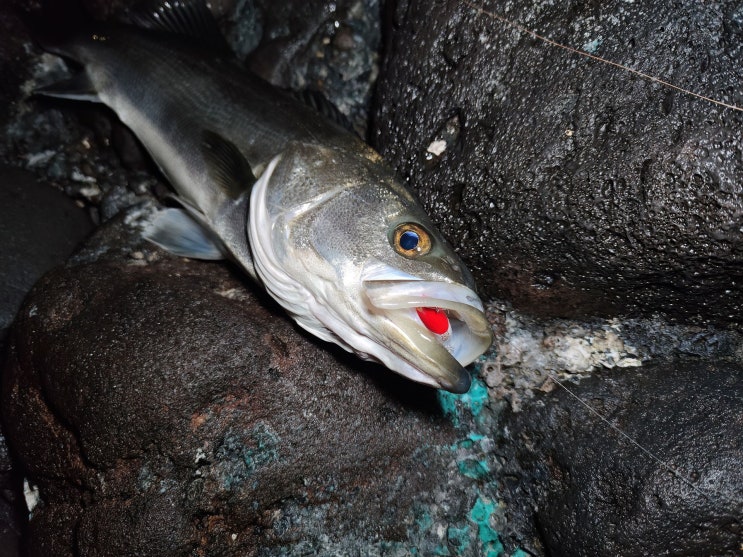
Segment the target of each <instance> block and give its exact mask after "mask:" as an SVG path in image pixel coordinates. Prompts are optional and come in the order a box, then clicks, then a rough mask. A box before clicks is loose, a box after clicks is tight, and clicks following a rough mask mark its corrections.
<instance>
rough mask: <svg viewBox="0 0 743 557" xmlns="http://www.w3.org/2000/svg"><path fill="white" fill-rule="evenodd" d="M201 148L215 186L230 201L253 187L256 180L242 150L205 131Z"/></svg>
mask: <svg viewBox="0 0 743 557" xmlns="http://www.w3.org/2000/svg"><path fill="white" fill-rule="evenodd" d="M201 139H202V141H201V147H202V151H203V153H204V158H205V159H206V161H207V164H208V167H209V176H210V178H211V179H212V181H213V182H214V184H215V185H216V186H217V187H218V188H219V189H220V190H222V192H223V193H224V194H225V195H226V196H227V197H229V198H230V199H237V198H238V197H240V196H241V195H242V194H244V193H245V192H247V191H250V189H251V188H252V187H253V184H255V181H256V178H255V176H254V175H253V171H252V170H251V168H250V164H248V161H247V160H245V157H244V156H243V155H242V153H241V152H240V150H239V149H238V148H237V147H236V146H235V144H234V143H232V142H231V141H229V140H227V139H225V138H223V137H222V136H221V135H219V134H217V133H214V132H212V131H209V130H205V131H203V132H202V135H201Z"/></svg>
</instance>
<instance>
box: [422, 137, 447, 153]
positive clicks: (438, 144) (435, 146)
mask: <svg viewBox="0 0 743 557" xmlns="http://www.w3.org/2000/svg"><path fill="white" fill-rule="evenodd" d="M446 146H447V145H446V141H445V140H443V139H436V140H435V141H432V142H431V144H430V145H429V146H428V147H427V148H426V151H427V152H429V153H431V154H432V155H433V156H435V157H438V156H440V155H441V153H443V152H444V151H446Z"/></svg>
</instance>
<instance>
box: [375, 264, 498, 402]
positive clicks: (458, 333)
mask: <svg viewBox="0 0 743 557" xmlns="http://www.w3.org/2000/svg"><path fill="white" fill-rule="evenodd" d="M384 271H387V272H384ZM365 275H366V276H365V277H364V280H363V282H362V284H363V288H364V293H365V295H366V298H367V301H368V304H369V309H370V311H371V312H372V313H381V314H383V315H384V316H385V317H386V318H387V319H389V321H390V322H392V324H393V325H394V327H395V328H396V329H397V330H398V332H399V335H395V336H393V338H392V340H393V344H394V346H390V347H389V348H390V350H391V351H392V352H395V353H396V355H397V356H398V357H399V358H402V359H403V360H404V361H405V362H406V363H407V364H408V365H409V366H410V367H412V368H414V370H415V372H417V374H419V375H420V376H417V377H416V376H413V375H414V372H411V370H409V369H406V370H400V369H397V371H399V372H400V373H403V374H404V375H407V376H408V377H410V378H411V379H414V380H417V381H419V382H422V383H427V384H431V385H435V386H437V387H439V388H443V389H446V390H448V391H452V392H455V393H463V392H466V391H467V390H469V386H470V377H469V374H468V373H467V371H466V370H465V369H464V366H466V365H468V364H470V363H472V362H473V361H474V360H475V359H476V358H477V357H478V356H480V355H481V354H482V353H484V352H485V351H486V350H487V349H488V348H489V347H490V344H491V343H492V340H493V333H492V329H491V327H490V324H489V323H488V321H487V319H486V318H485V312H484V308H483V305H482V302H481V301H480V299H479V297H478V296H477V294H476V293H475V292H474V291H473V290H472V289H470V288H468V287H467V286H464V285H462V284H458V283H451V282H444V281H428V280H422V279H420V278H418V277H414V276H412V275H407V274H406V273H401V272H399V271H392V272H390V269H389V268H388V269H385V270H382V269H380V268H377V269H376V270H374V271H372V272H370V273H365ZM385 363H387V362H385ZM388 365H389V364H388ZM390 367H392V366H390ZM403 367H407V366H403ZM393 369H395V368H394V367H393Z"/></svg>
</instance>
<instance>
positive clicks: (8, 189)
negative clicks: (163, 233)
mask: <svg viewBox="0 0 743 557" xmlns="http://www.w3.org/2000/svg"><path fill="white" fill-rule="evenodd" d="M91 228H92V226H91V223H90V219H89V218H88V216H87V215H86V214H85V212H84V211H83V210H82V209H80V208H79V207H76V206H75V204H74V203H73V202H72V201H71V200H70V199H69V198H68V197H67V196H65V195H64V194H63V193H61V192H59V191H55V190H54V189H52V188H51V187H50V186H49V185H48V184H41V183H38V182H36V180H34V178H33V176H32V175H30V174H29V173H27V172H24V171H21V170H17V169H11V168H6V167H0V238H2V241H3V248H2V250H0V354H2V353H3V352H4V345H5V338H6V335H7V332H8V328H9V327H10V324H11V322H12V321H13V319H14V318H15V315H16V312H17V311H18V308H19V307H20V305H21V302H22V301H23V298H24V296H26V294H27V293H28V291H29V290H30V289H31V287H32V286H33V284H34V283H35V282H36V281H37V280H38V279H39V277H41V275H42V274H43V273H44V272H46V271H48V270H49V269H50V268H52V267H54V266H55V265H60V264H61V263H62V262H64V260H65V259H66V258H67V257H68V256H69V254H70V253H71V252H72V250H73V249H74V248H75V247H76V245H77V244H79V243H80V242H81V241H82V240H83V238H84V237H85V236H86V235H87V234H88V233H89V232H90V230H91ZM24 510H25V509H24V505H23V498H22V495H21V478H20V477H19V475H18V473H17V472H16V471H14V469H13V466H12V461H11V458H10V454H9V453H8V449H7V447H6V444H5V439H4V437H3V436H2V432H0V555H2V556H3V557H10V556H15V555H18V551H19V538H20V533H21V528H22V527H21V525H22V524H23V522H24V519H23V515H24Z"/></svg>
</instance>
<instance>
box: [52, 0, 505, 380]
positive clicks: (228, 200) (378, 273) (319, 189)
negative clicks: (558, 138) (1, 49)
mask: <svg viewBox="0 0 743 557" xmlns="http://www.w3.org/2000/svg"><path fill="white" fill-rule="evenodd" d="M133 19H134V20H135V21H136V22H137V23H138V26H125V25H120V26H115V25H104V24H100V25H95V26H93V27H95V29H92V30H90V31H89V32H86V33H81V34H79V35H77V36H75V37H73V38H69V39H65V40H54V41H51V42H49V43H48V44H44V46H45V48H47V50H50V51H51V52H54V53H57V54H59V55H62V56H64V57H66V58H69V59H72V60H73V61H75V62H77V63H79V64H81V65H82V67H83V71H82V73H80V74H79V75H77V76H75V77H73V78H72V79H70V80H68V81H65V82H62V83H57V84H53V85H51V86H48V87H45V88H42V89H40V90H38V91H37V92H38V93H39V94H42V95H47V96H54V97H62V98H70V99H77V100H87V101H94V102H100V103H103V104H105V105H107V106H108V107H110V108H111V109H113V111H114V112H115V113H116V114H117V116H118V117H119V118H120V119H121V121H122V122H123V123H124V124H125V125H127V126H128V127H129V128H130V129H131V130H132V131H133V132H134V134H135V135H136V136H137V137H138V138H139V140H140V141H141V142H142V144H143V145H144V147H145V148H146V149H147V151H148V152H149V154H150V155H151V156H152V158H153V159H154V161H155V162H156V163H157V165H158V166H159V168H160V170H161V171H162V173H163V174H164V175H165V177H166V178H167V179H168V181H169V182H170V184H171V185H172V187H173V188H174V190H175V191H176V193H177V198H178V200H179V203H180V206H181V207H182V208H169V209H164V210H162V211H160V212H159V213H158V214H157V216H156V217H155V218H154V220H153V222H152V223H151V226H150V228H149V229H148V230H147V231H146V232H145V235H146V237H147V238H148V239H149V240H151V241H152V242H154V243H155V244H158V245H159V246H161V247H163V248H165V249H166V250H169V251H171V252H173V253H175V254H179V255H182V256H186V257H193V258H202V259H221V258H229V259H231V260H233V261H234V262H235V263H236V264H238V265H239V266H240V267H242V268H243V269H244V270H245V271H246V272H247V273H248V274H249V275H250V276H251V277H253V278H254V279H255V280H256V281H257V282H258V283H260V284H261V285H262V286H263V287H265V289H266V290H267V291H268V293H269V294H270V295H271V296H272V297H273V298H275V299H276V301H277V302H278V303H279V304H280V305H281V306H283V307H284V308H285V309H286V310H287V312H288V313H289V314H290V315H291V316H292V317H293V318H294V319H295V320H296V322H297V323H298V324H299V325H300V326H301V327H302V328H304V329H306V330H307V331H309V332H310V333H312V334H314V335H316V336H318V337H320V338H321V339H323V340H326V341H329V342H334V343H336V344H338V345H340V346H342V347H343V348H344V349H346V350H348V351H352V352H355V353H356V354H358V355H359V356H360V357H362V358H365V359H371V360H376V361H378V362H381V363H382V364H384V365H385V366H387V367H388V368H390V369H391V370H393V371H396V372H397V373H400V374H402V375H404V376H406V377H408V378H410V379H412V380H414V381H418V382H420V383H425V384H428V385H432V386H435V387H438V388H443V389H446V390H448V391H452V392H456V393H463V392H466V391H467V390H468V389H469V386H470V377H469V374H468V373H467V371H466V370H465V369H464V366H466V365H467V364H469V363H471V362H472V361H474V360H475V359H476V358H477V357H478V356H479V355H480V354H482V353H483V352H484V351H485V350H487V349H488V347H489V346H490V344H491V342H492V330H491V327H490V325H489V323H488V321H487V320H486V318H485V314H484V311H483V304H482V302H481V301H480V299H479V298H478V296H477V294H476V293H475V285H474V281H473V279H472V276H471V274H470V273H469V271H468V270H467V269H466V267H465V265H464V264H463V262H462V261H461V260H460V258H459V257H458V256H457V254H456V253H455V251H454V250H453V249H452V247H451V246H450V245H449V244H448V243H447V242H446V240H445V239H444V238H443V237H442V236H441V234H440V233H439V232H438V231H437V230H436V227H435V226H434V224H433V222H432V221H431V219H430V218H429V217H428V216H427V215H426V213H425V212H424V210H423V208H422V207H421V205H420V204H419V203H418V202H417V201H416V199H415V197H414V196H413V195H412V194H411V192H410V191H409V190H408V189H406V187H405V186H403V185H402V183H401V182H400V181H399V180H398V179H397V178H396V177H395V175H394V173H393V172H392V171H391V170H390V169H389V168H388V167H387V166H386V165H385V164H384V162H383V161H382V159H381V157H380V155H379V154H378V153H377V152H376V151H374V150H373V149H372V148H371V147H369V146H368V145H366V144H365V143H364V142H363V141H361V140H360V139H359V138H358V137H357V136H356V135H355V134H353V133H351V132H349V131H348V130H347V129H345V128H344V127H342V126H341V125H339V124H338V123H337V122H334V121H333V120H331V119H328V118H326V117H324V116H323V115H322V114H320V112H319V111H317V110H315V109H313V108H312V107H310V106H308V105H306V104H305V103H302V102H300V101H299V100H297V99H296V98H295V97H293V96H292V95H290V94H288V93H286V92H284V91H282V90H279V89H277V88H275V87H273V86H271V85H270V84H268V83H267V82H265V81H263V80H261V79H260V78H258V77H257V76H255V75H252V74H250V73H249V72H247V71H245V70H243V69H241V68H240V67H239V66H238V64H237V63H236V61H235V60H234V58H233V57H232V56H231V55H230V53H228V52H227V48H226V43H225V42H224V39H223V38H222V37H221V36H220V35H219V33H218V29H217V26H216V21H215V20H214V19H213V17H212V16H211V13H210V12H209V10H208V8H207V7H206V5H205V4H204V3H203V2H200V1H199V2H194V1H192V0H181V1H175V2H163V3H156V4H155V5H151V6H150V7H149V9H148V10H147V11H140V12H138V13H136V14H135V17H133ZM197 35H198V36H199V37H201V41H200V42H201V44H198V45H197V42H198V41H196V40H195V39H194V36H197Z"/></svg>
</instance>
